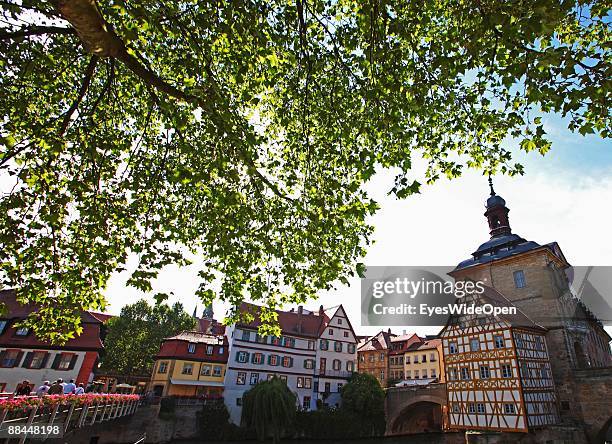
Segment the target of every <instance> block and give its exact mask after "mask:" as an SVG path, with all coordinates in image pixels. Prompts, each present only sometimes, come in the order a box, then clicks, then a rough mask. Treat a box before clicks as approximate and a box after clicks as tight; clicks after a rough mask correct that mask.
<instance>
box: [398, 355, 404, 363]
mask: <svg viewBox="0 0 612 444" xmlns="http://www.w3.org/2000/svg"><path fill="white" fill-rule="evenodd" d="M399 363H400V364H403V363H404V357H403V356H400V357H399Z"/></svg>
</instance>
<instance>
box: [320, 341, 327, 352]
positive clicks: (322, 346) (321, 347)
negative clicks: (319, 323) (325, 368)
mask: <svg viewBox="0 0 612 444" xmlns="http://www.w3.org/2000/svg"><path fill="white" fill-rule="evenodd" d="M319 348H320V349H321V350H328V349H329V341H328V340H327V339H321V341H320V342H319Z"/></svg>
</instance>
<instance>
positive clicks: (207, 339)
mask: <svg viewBox="0 0 612 444" xmlns="http://www.w3.org/2000/svg"><path fill="white" fill-rule="evenodd" d="M225 339H226V338H225V336H223V335H212V334H207V333H203V332H199V331H184V332H181V333H179V334H178V335H175V336H171V337H169V338H166V339H164V341H186V342H194V343H196V344H213V345H223V343H224V341H225ZM225 342H227V341H225Z"/></svg>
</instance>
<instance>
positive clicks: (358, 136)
mask: <svg viewBox="0 0 612 444" xmlns="http://www.w3.org/2000/svg"><path fill="white" fill-rule="evenodd" d="M609 6H610V4H609V0H577V1H576V0H571V1H570V0H518V1H512V2H500V1H497V0H478V1H472V0H459V1H458V0H422V1H405V0H404V1H400V0H395V1H384V0H373V1H369V2H364V1H356V0H338V1H317V0H296V1H295V2H293V1H289V2H287V1H276V0H267V1H263V0H246V1H210V0H201V1H200V0H155V1H150V2H142V1H135V0H108V1H104V2H98V1H96V0H48V1H39V0H13V1H3V2H1V3H0V13H1V14H2V19H1V22H0V23H1V25H0V69H1V70H2V75H1V76H0V90H1V91H2V94H1V95H0V140H1V142H2V143H1V144H0V168H1V169H2V170H1V171H2V176H3V183H4V184H5V185H6V183H8V188H6V186H4V188H3V189H4V190H5V191H6V192H5V193H4V194H2V195H1V197H0V264H1V265H0V267H1V270H2V277H3V282H4V284H5V285H7V286H9V285H10V286H14V287H17V288H18V289H19V296H20V298H21V300H22V301H24V302H26V301H33V302H37V303H40V304H42V306H43V308H42V309H41V311H40V312H39V313H38V319H32V320H31V327H32V328H33V329H34V330H35V331H36V333H37V334H38V335H39V336H42V337H48V336H50V332H51V331H58V330H59V331H63V330H67V331H68V330H71V329H72V330H74V329H75V328H76V326H77V325H78V320H77V318H76V317H75V316H74V315H73V313H74V312H75V308H85V309H100V308H102V307H103V305H104V299H103V297H102V296H101V290H102V289H103V288H104V286H105V284H106V282H107V280H108V278H109V276H110V275H111V273H113V272H115V271H117V270H121V269H123V267H124V265H125V263H126V260H127V258H128V255H130V254H135V255H137V256H138V258H139V265H138V267H137V269H136V270H135V271H134V273H133V274H132V277H131V280H130V284H132V285H134V286H136V287H138V288H140V289H142V290H145V291H150V290H151V283H150V282H151V280H152V279H153V278H155V276H156V275H157V273H158V272H159V270H160V269H161V268H162V267H163V266H165V265H167V264H172V263H174V264H179V265H181V264H185V263H188V259H187V257H191V254H195V255H197V256H198V257H201V258H203V265H202V269H201V271H200V278H201V286H200V288H199V291H198V295H199V296H200V297H201V298H202V299H203V301H204V302H205V303H208V302H210V301H211V300H212V299H214V298H215V297H218V298H221V299H223V300H225V301H229V302H230V303H232V304H233V305H238V303H239V302H240V301H241V300H243V298H245V297H246V296H248V297H250V298H251V299H253V300H260V301H263V302H264V303H265V304H267V306H268V307H269V308H273V307H274V306H275V305H277V304H279V303H282V302H289V301H291V302H303V301H304V300H306V299H307V298H309V297H312V296H314V295H315V294H316V293H317V291H319V290H321V289H328V288H330V287H331V286H332V285H334V283H335V282H346V279H347V278H348V277H349V276H351V275H353V274H354V273H355V272H359V271H360V270H361V269H362V266H361V265H359V264H358V265H357V266H356V264H355V263H356V261H357V260H358V259H359V258H360V257H362V256H363V255H364V252H365V250H364V249H365V247H366V246H367V245H368V243H369V240H370V236H371V233H372V227H371V226H369V225H368V224H367V223H366V218H367V217H368V216H369V215H371V214H372V213H374V212H375V211H376V209H377V204H376V202H374V201H372V200H371V199H370V198H369V197H368V195H367V194H366V192H365V191H364V187H363V186H364V184H365V183H366V182H367V181H368V180H369V179H370V178H371V177H372V175H373V174H374V172H375V171H376V170H377V168H393V169H394V170H395V171H397V177H396V180H395V183H394V184H389V188H390V189H391V191H392V192H393V193H395V194H396V195H397V196H398V197H400V198H401V197H405V196H407V195H409V194H411V193H415V192H418V191H419V187H420V183H419V181H418V180H421V181H423V178H422V177H424V180H426V181H427V182H433V181H435V180H436V179H438V178H439V177H441V176H447V177H450V178H452V177H456V176H458V175H460V174H461V172H462V171H463V170H464V169H465V168H477V169H482V170H484V171H485V172H491V173H495V172H499V171H501V172H503V173H507V174H517V173H522V167H521V166H520V165H519V164H516V163H513V161H512V159H511V154H510V152H509V151H508V150H507V149H506V148H504V147H503V146H502V141H503V140H504V139H506V138H508V137H511V138H513V140H515V141H516V143H517V144H519V146H520V148H521V149H523V150H525V151H532V150H537V151H539V152H540V153H545V152H546V151H547V150H548V149H549V148H550V143H549V141H548V140H547V139H546V134H545V131H544V128H543V124H542V120H541V115H542V114H543V113H547V112H555V113H559V114H560V115H562V116H565V117H566V118H567V119H568V121H569V128H570V130H575V131H579V132H580V133H582V134H587V133H599V134H600V135H601V136H603V137H608V136H609V135H610V119H609V115H608V110H609V103H610V101H609V99H610V80H609V79H610V78H612V72H611V68H610V46H609V42H610V26H609V16H608V15H607V14H608V10H609ZM417 155H418V156H422V157H424V158H425V159H427V161H428V166H427V168H426V171H414V170H412V169H411V161H412V159H413V158H414V157H415V156H417ZM417 179H418V180H417ZM215 281H217V283H218V286H216V285H213V283H215ZM213 289H215V290H213ZM158 297H159V299H160V300H161V299H163V298H164V295H158ZM271 313H272V311H267V316H268V318H270V319H269V320H270V322H269V323H267V324H266V325H268V324H273V321H274V316H273V315H272V314H271ZM234 315H237V314H236V313H234ZM234 317H235V316H234ZM266 319H267V318H266ZM270 328H271V329H272V330H273V331H276V330H275V329H274V328H272V327H270ZM265 329H266V327H265V326H264V330H265ZM60 338H61V336H60Z"/></svg>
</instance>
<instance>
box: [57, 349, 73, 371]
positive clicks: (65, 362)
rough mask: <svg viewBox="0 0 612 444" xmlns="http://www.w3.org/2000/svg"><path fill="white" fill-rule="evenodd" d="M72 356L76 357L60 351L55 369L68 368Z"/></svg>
mask: <svg viewBox="0 0 612 444" xmlns="http://www.w3.org/2000/svg"><path fill="white" fill-rule="evenodd" d="M73 356H74V357H76V355H73V354H72V353H62V354H61V355H60V358H59V361H58V363H57V369H58V370H69V369H70V367H71V365H72V357H73ZM56 359H57V358H56Z"/></svg>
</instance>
